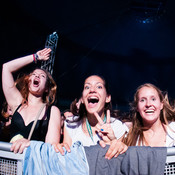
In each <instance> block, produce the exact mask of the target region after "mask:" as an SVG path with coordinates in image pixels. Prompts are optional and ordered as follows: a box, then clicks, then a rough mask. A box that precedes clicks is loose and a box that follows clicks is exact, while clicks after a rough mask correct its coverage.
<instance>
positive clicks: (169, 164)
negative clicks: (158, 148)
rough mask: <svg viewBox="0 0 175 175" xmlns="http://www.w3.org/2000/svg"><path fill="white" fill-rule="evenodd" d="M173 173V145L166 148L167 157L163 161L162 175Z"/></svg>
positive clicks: (174, 171) (174, 167) (174, 158)
mask: <svg viewBox="0 0 175 175" xmlns="http://www.w3.org/2000/svg"><path fill="white" fill-rule="evenodd" d="M170 174H171V175H172V174H174V175H175V147H168V148H167V158H166V163H165V170H164V175H170Z"/></svg>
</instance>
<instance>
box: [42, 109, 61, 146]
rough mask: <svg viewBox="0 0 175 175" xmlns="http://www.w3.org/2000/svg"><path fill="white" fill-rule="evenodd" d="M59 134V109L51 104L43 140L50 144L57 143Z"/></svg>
mask: <svg viewBox="0 0 175 175" xmlns="http://www.w3.org/2000/svg"><path fill="white" fill-rule="evenodd" d="M60 135H61V114H60V110H59V109H58V108H57V107H56V106H52V107H51V114H50V120H49V126H48V131H47V135H46V138H45V142H46V143H50V144H58V143H59V142H60Z"/></svg>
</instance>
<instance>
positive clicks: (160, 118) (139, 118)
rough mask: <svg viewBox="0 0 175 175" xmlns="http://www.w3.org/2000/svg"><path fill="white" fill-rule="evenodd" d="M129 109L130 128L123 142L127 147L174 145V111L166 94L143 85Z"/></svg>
mask: <svg viewBox="0 0 175 175" xmlns="http://www.w3.org/2000/svg"><path fill="white" fill-rule="evenodd" d="M131 107H132V108H131V117H132V126H131V129H130V131H129V133H128V135H127V137H126V139H125V141H124V142H125V143H126V144H127V145H128V146H153V147H162V146H163V147H164V146H173V145H175V142H174V141H175V122H174V121H175V110H174V107H173V106H171V105H170V103H169V100H168V96H167V94H165V95H163V93H162V91H161V90H160V89H159V88H158V87H156V86H155V85H153V84H150V83H146V84H143V85H141V86H139V87H138V88H137V91H136V93H135V95H134V101H133V103H132V104H131Z"/></svg>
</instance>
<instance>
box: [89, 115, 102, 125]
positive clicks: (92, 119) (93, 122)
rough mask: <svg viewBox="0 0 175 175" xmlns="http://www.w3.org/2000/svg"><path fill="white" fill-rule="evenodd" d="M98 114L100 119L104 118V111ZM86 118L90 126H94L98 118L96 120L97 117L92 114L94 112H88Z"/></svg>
mask: <svg viewBox="0 0 175 175" xmlns="http://www.w3.org/2000/svg"><path fill="white" fill-rule="evenodd" d="M99 116H100V117H101V119H102V120H103V119H104V116H105V115H104V113H103V114H101V115H100V114H99ZM87 119H88V122H89V124H90V125H91V126H92V127H94V126H96V125H97V123H98V120H97V118H96V116H95V115H94V114H88V115H87Z"/></svg>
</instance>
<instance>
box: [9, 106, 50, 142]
mask: <svg viewBox="0 0 175 175" xmlns="http://www.w3.org/2000/svg"><path fill="white" fill-rule="evenodd" d="M20 107H21V105H19V106H18V108H17V109H16V110H15V112H14V114H13V116H12V121H11V126H10V137H11V138H13V137H14V136H15V135H17V134H21V135H22V136H23V137H24V138H26V139H27V138H28V136H29V133H30V130H31V127H32V125H33V122H34V121H32V122H30V123H29V124H28V125H25V123H24V120H23V118H22V116H21V114H20V113H19V112H18V109H19V108H20ZM50 110H51V106H49V107H46V112H45V115H44V116H43V119H42V120H38V121H37V123H36V125H35V129H34V131H33V134H32V137H31V140H38V141H43V142H44V141H45V137H46V134H47V130H48V124H49V120H50Z"/></svg>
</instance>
